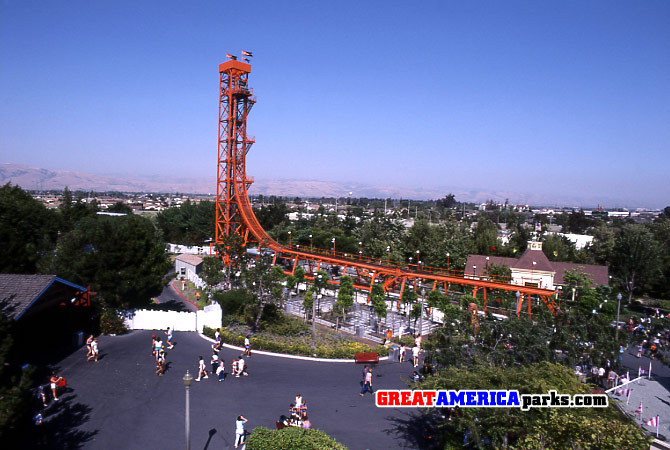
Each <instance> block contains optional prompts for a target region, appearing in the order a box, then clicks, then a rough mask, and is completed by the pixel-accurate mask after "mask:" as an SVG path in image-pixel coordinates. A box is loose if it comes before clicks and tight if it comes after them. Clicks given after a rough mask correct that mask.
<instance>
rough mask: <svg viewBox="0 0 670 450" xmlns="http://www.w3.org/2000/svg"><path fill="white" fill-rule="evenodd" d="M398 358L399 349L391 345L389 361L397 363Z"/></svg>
mask: <svg viewBox="0 0 670 450" xmlns="http://www.w3.org/2000/svg"><path fill="white" fill-rule="evenodd" d="M399 358H400V347H398V346H397V345H392V346H390V347H389V361H398V359H399Z"/></svg>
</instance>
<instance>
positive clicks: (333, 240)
mask: <svg viewBox="0 0 670 450" xmlns="http://www.w3.org/2000/svg"><path fill="white" fill-rule="evenodd" d="M330 242H332V243H333V255H334V254H335V238H332V239H331V240H330Z"/></svg>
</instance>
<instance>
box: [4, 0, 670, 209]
mask: <svg viewBox="0 0 670 450" xmlns="http://www.w3.org/2000/svg"><path fill="white" fill-rule="evenodd" d="M669 24H670V2H669V1H666V0H658V1H630V0H625V1H613V0H607V1H588V2H584V1H565V0H561V1H536V0H530V1H523V2H522V1H476V0H468V1H463V0H461V1H434V0H433V1H431V0H427V1H419V2H412V1H404V2H397V1H388V0H386V1H345V0H342V1H337V2H324V1H277V0H273V1H223V0H216V1H214V0H193V1H188V2H187V1H166V0H163V1H143V0H133V1H121V0H114V1H107V0H96V1H89V0H86V1H83V0H69V1H56V0H54V1H43V0H39V1H37V0H22V1H15V0H0V162H12V163H24V164H29V165H35V166H38V167H44V168H47V169H65V170H74V171H80V172H92V173H110V174H111V173H115V174H124V173H130V174H151V175H164V176H166V177H169V176H171V175H172V174H175V173H178V174H180V175H182V176H183V175H193V176H207V177H210V176H211V177H212V178H213V179H214V177H215V176H216V175H215V173H216V138H217V109H218V103H217V102H218V95H217V90H218V73H217V72H218V71H217V67H218V64H219V63H220V62H223V61H224V60H225V54H226V53H228V52H230V53H234V54H238V55H239V53H240V51H241V50H250V51H252V52H253V53H254V59H253V66H252V74H251V76H250V84H251V87H252V88H253V89H254V93H255V94H256V95H257V97H258V103H257V104H256V106H255V107H254V109H253V111H252V114H251V115H250V117H249V132H250V134H252V135H254V136H256V142H257V143H256V145H255V146H254V147H253V148H252V150H251V152H250V153H249V155H248V160H247V161H248V162H247V170H248V172H249V175H251V176H254V177H256V178H266V179H268V178H269V179H315V180H324V181H337V182H350V181H355V182H364V183H369V184H380V185H398V186H412V187H421V186H425V187H435V186H459V187H463V188H472V189H476V188H478V189H487V190H490V191H500V190H506V191H513V192H533V191H537V192H542V193H546V194H550V195H555V197H556V201H557V203H560V201H561V198H562V196H579V195H586V194H588V197H590V198H594V197H602V198H603V199H612V200H611V201H614V202H619V203H621V204H628V205H630V204H637V205H639V206H657V207H663V206H666V205H668V204H670V180H669V178H670V177H669V174H670V26H669ZM214 183H215V181H213V184H214ZM445 193H446V192H445ZM603 203H605V201H603ZM607 206H615V205H611V204H610V205H607Z"/></svg>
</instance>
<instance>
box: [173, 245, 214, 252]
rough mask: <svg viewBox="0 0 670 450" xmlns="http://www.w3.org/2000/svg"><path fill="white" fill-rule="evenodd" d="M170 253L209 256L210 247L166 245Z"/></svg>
mask: <svg viewBox="0 0 670 450" xmlns="http://www.w3.org/2000/svg"><path fill="white" fill-rule="evenodd" d="M166 246H167V251H168V252H170V253H185V254H187V255H209V254H210V253H209V247H198V246H188V245H179V244H166Z"/></svg>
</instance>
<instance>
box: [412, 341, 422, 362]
mask: <svg viewBox="0 0 670 450" xmlns="http://www.w3.org/2000/svg"><path fill="white" fill-rule="evenodd" d="M420 351H421V349H420V348H419V346H418V345H415V346H414V347H412V363H413V364H414V367H419V352H420Z"/></svg>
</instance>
